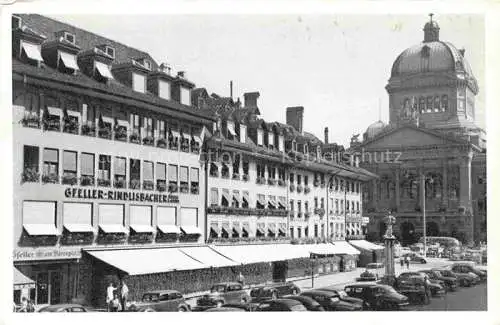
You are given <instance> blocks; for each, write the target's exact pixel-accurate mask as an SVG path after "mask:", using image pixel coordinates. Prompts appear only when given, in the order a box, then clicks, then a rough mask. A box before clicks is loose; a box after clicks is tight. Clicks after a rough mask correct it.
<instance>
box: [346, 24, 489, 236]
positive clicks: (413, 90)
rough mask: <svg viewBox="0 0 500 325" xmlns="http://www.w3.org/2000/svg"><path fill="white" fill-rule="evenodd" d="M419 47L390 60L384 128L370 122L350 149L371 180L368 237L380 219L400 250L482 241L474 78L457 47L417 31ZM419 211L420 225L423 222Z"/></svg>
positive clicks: (482, 149)
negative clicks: (450, 240) (445, 241)
mask: <svg viewBox="0 0 500 325" xmlns="http://www.w3.org/2000/svg"><path fill="white" fill-rule="evenodd" d="M423 32H424V35H423V36H424V38H423V41H422V42H421V43H418V44H416V45H413V46H410V47H409V48H407V49H405V50H404V51H402V52H401V54H399V55H398V57H397V58H396V60H395V61H394V63H393V65H392V68H391V73H390V79H389V82H388V84H387V86H386V90H387V92H388V95H389V123H388V124H387V125H385V124H384V123H383V122H382V121H377V122H375V123H373V124H371V125H370V126H369V127H368V128H367V130H366V132H365V133H364V134H363V141H362V142H358V143H357V144H355V145H354V146H353V145H351V147H352V148H351V149H352V150H356V151H357V152H360V153H361V157H360V162H361V163H360V165H361V166H362V167H364V168H366V169H368V170H370V171H372V172H374V173H376V174H378V175H379V177H380V178H379V179H378V180H375V181H373V182H372V183H371V184H369V185H368V186H367V187H366V188H365V190H364V194H363V206H364V209H365V212H364V215H365V216H368V217H369V219H370V220H369V223H368V227H367V230H368V237H372V238H373V239H377V238H378V239H380V238H381V237H382V235H383V234H384V232H385V224H384V222H383V218H384V217H385V216H386V215H387V213H389V211H391V213H392V214H393V215H395V216H396V220H397V223H396V226H395V227H394V228H395V229H394V231H395V234H396V235H397V236H398V238H399V239H400V240H401V241H402V242H403V243H406V244H409V243H412V242H415V241H416V240H418V238H419V237H420V236H423V233H424V229H425V232H426V234H427V235H428V236H453V237H457V238H459V239H460V240H461V241H463V242H470V241H472V240H475V241H479V240H485V235H486V226H485V225H486V140H485V132H484V130H482V129H481V128H480V127H478V126H477V124H476V123H475V116H476V106H475V96H476V95H477V94H478V92H479V87H478V83H477V80H476V78H475V77H474V74H473V72H472V69H471V66H470V65H469V63H468V62H467V59H466V57H465V50H464V49H457V48H456V47H455V46H454V45H453V44H451V43H449V42H446V41H443V40H441V39H440V37H439V32H440V28H439V25H438V22H437V21H435V20H433V19H432V15H430V20H429V21H428V22H427V23H426V24H425V25H424V29H423ZM424 211H425V224H424Z"/></svg>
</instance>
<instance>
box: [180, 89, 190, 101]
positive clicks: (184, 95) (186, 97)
mask: <svg viewBox="0 0 500 325" xmlns="http://www.w3.org/2000/svg"><path fill="white" fill-rule="evenodd" d="M181 104H184V105H191V90H189V89H188V88H185V87H181Z"/></svg>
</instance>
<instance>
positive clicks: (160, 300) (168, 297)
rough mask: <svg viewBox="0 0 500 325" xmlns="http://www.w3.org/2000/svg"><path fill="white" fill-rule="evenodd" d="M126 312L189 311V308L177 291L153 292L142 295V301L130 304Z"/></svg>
mask: <svg viewBox="0 0 500 325" xmlns="http://www.w3.org/2000/svg"><path fill="white" fill-rule="evenodd" d="M127 310H128V311H134V312H155V311H184V312H186V311H190V310H191V308H190V307H189V305H188V304H187V303H186V300H185V299H184V297H183V296H182V294H181V293H180V292H179V291H175V290H154V291H148V292H146V293H144V294H143V295H142V300H141V301H138V302H135V301H134V302H131V303H130V304H129V307H128V308H127Z"/></svg>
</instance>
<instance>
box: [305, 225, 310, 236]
mask: <svg viewBox="0 0 500 325" xmlns="http://www.w3.org/2000/svg"><path fill="white" fill-rule="evenodd" d="M304 237H309V227H308V226H306V227H305V228H304Z"/></svg>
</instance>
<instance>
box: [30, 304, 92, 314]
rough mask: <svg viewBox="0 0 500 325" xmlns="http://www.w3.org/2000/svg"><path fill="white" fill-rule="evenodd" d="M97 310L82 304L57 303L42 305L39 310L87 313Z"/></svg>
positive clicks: (45, 311)
mask: <svg viewBox="0 0 500 325" xmlns="http://www.w3.org/2000/svg"><path fill="white" fill-rule="evenodd" d="M91 311H96V310H93V309H91V308H89V307H85V306H82V305H80V304H57V305H49V306H45V307H42V308H40V309H39V310H38V312H40V313H82V312H83V313H85V312H91Z"/></svg>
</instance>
